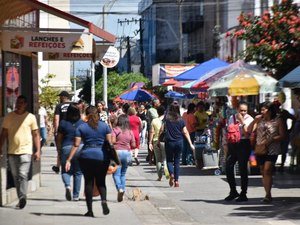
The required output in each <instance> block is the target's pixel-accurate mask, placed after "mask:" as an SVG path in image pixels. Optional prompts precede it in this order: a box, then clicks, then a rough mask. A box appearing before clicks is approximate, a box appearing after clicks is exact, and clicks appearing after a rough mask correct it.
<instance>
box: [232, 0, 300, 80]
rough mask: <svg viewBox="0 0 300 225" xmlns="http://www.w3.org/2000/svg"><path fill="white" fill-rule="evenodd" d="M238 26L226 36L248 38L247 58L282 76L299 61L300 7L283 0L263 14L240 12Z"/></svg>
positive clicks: (291, 1)
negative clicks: (254, 14)
mask: <svg viewBox="0 0 300 225" xmlns="http://www.w3.org/2000/svg"><path fill="white" fill-rule="evenodd" d="M238 20H239V28H238V29H237V30H236V31H234V32H232V33H227V36H232V37H236V38H238V39H241V40H245V41H246V43H247V48H246V49H245V51H244V52H243V56H244V57H245V60H246V61H256V62H257V63H258V64H259V65H261V66H262V67H263V68H266V69H267V70H269V71H270V73H273V75H274V77H276V78H277V79H280V78H281V77H282V76H284V75H285V74H287V73H288V72H289V71H291V70H292V69H294V68H295V67H297V66H298V65H299V64H300V54H299V52H300V17H299V6H297V4H293V0H282V1H281V3H280V4H276V5H274V6H273V7H272V8H271V12H269V11H265V12H264V13H263V15H262V16H253V15H252V14H245V13H241V15H240V17H239V18H238Z"/></svg>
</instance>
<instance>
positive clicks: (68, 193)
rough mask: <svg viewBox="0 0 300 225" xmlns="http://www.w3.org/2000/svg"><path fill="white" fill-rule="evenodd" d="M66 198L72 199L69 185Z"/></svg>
mask: <svg viewBox="0 0 300 225" xmlns="http://www.w3.org/2000/svg"><path fill="white" fill-rule="evenodd" d="M66 199H67V201H71V200H72V195H71V188H69V187H67V188H66Z"/></svg>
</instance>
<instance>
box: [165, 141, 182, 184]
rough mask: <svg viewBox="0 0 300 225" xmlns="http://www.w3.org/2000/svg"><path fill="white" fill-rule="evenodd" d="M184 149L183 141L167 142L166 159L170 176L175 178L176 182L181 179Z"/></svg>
mask: <svg viewBox="0 0 300 225" xmlns="http://www.w3.org/2000/svg"><path fill="white" fill-rule="evenodd" d="M182 148H183V140H179V141H166V142H165V149H166V158H167V166H168V170H169V173H170V176H174V179H175V181H178V179H179V170H180V155H181V152H182Z"/></svg>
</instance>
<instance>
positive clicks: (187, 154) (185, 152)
mask: <svg viewBox="0 0 300 225" xmlns="http://www.w3.org/2000/svg"><path fill="white" fill-rule="evenodd" d="M190 137H191V141H192V143H194V139H195V132H193V133H190ZM181 162H182V164H183V165H187V164H189V165H192V164H193V152H192V149H191V146H190V144H189V142H188V141H187V139H186V138H184V139H183V149H182V155H181Z"/></svg>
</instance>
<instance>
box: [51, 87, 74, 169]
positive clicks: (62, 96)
mask: <svg viewBox="0 0 300 225" xmlns="http://www.w3.org/2000/svg"><path fill="white" fill-rule="evenodd" d="M58 96H59V101H60V103H59V104H57V105H56V106H55V110H54V120H53V127H54V139H55V144H56V135H57V131H58V126H59V122H60V121H61V120H65V119H66V118H67V110H68V107H69V105H70V103H71V102H70V101H69V99H70V95H69V93H68V92H67V91H62V92H60V93H59V95H58ZM56 151H57V158H56V165H55V166H53V167H52V170H53V171H54V172H56V173H59V168H60V152H58V150H57V148H56Z"/></svg>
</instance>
